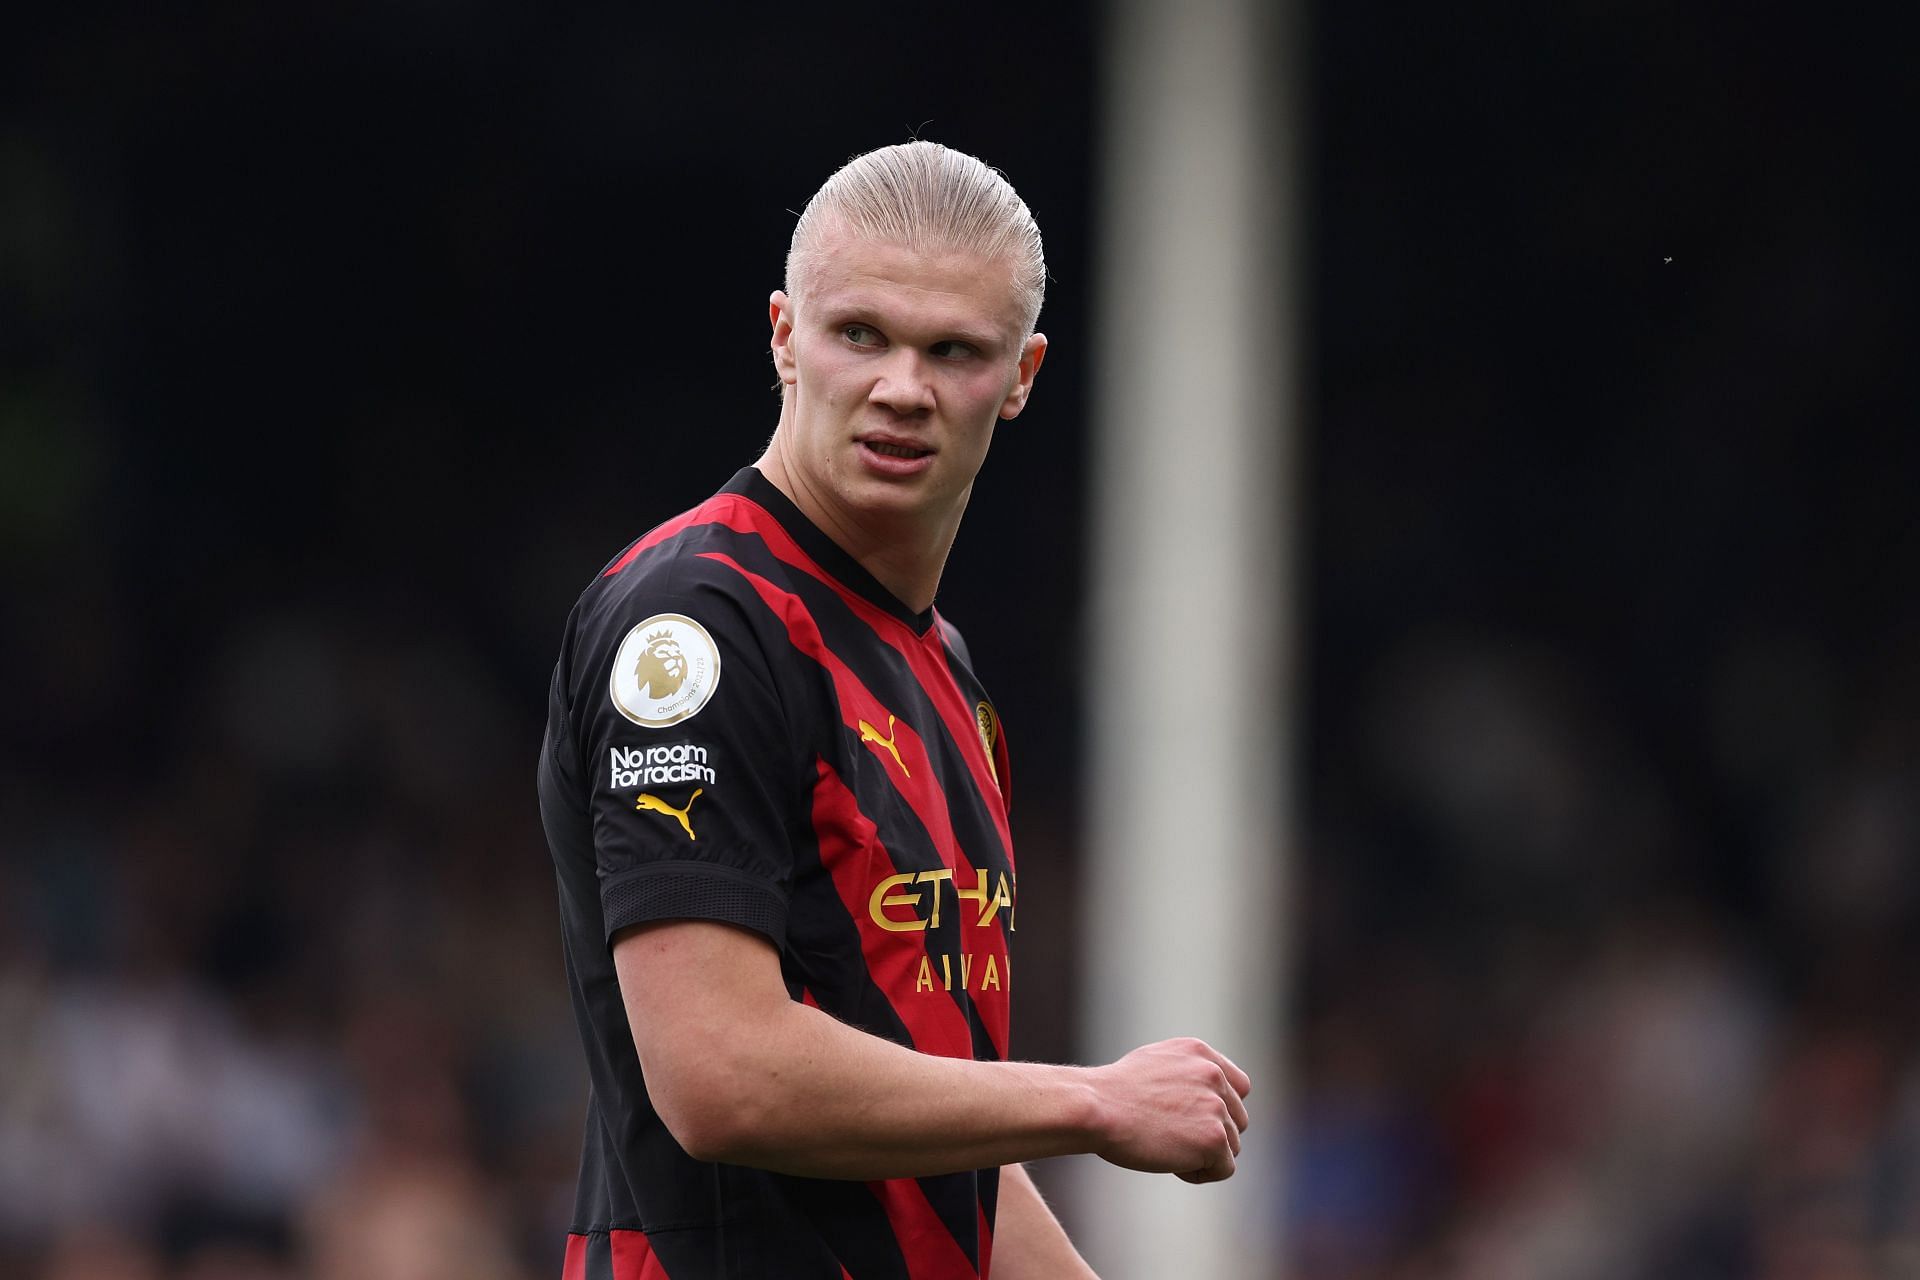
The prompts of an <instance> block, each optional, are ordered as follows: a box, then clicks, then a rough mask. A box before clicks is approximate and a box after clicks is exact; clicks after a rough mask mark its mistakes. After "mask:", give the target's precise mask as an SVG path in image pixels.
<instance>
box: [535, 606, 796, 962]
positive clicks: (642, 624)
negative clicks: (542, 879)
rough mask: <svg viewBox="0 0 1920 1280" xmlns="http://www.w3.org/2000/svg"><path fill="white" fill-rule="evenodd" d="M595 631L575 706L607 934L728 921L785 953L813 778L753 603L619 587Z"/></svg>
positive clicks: (577, 670)
mask: <svg viewBox="0 0 1920 1280" xmlns="http://www.w3.org/2000/svg"><path fill="white" fill-rule="evenodd" d="M582 632H583V633H582V635H581V636H580V639H581V640H582V641H583V642H584V643H582V644H581V645H580V649H579V659H580V660H579V661H577V662H576V664H575V667H574V675H575V688H574V689H573V690H572V705H573V708H574V722H575V731H576V734H577V735H578V748H579V752H580V756H579V758H580V760H581V764H582V772H583V773H584V775H585V777H584V781H585V782H586V784H587V785H588V786H589V787H590V800H589V802H588V807H589V812H590V815H591V818H592V829H593V844H594V855H595V862H596V867H597V872H598V875H599V885H600V899H601V908H602V913H603V915H604V917H605V923H606V933H607V937H608V938H609V939H611V938H612V936H613V935H614V933H615V932H617V931H618V930H620V929H624V928H626V927H628V926H630V925H635V924H641V923H645V922H647V921H653V920H670V919H695V920H716V921H721V922H724V923H727V924H733V925H738V926H740V927H742V928H746V929H751V930H753V931H755V932H757V933H760V934H764V935H765V936H766V937H767V938H769V939H770V940H771V941H772V942H773V943H774V945H775V946H777V947H782V948H784V946H785V941H786V923H787V902H788V898H789V894H790V891H791V886H792V878H793V854H792V849H793V830H792V815H793V814H794V812H795V806H796V803H797V797H798V796H799V795H800V794H801V787H802V779H801V778H800V777H799V776H798V775H797V766H796V761H795V752H794V748H793V743H794V735H793V734H792V733H791V732H789V729H788V726H787V723H786V714H785V711H784V709H783V707H782V704H781V697H780V690H779V686H778V682H777V680H776V679H775V677H774V674H773V671H772V668H771V665H770V663H769V661H768V658H767V654H766V652H765V649H764V647H763V642H762V639H761V637H760V636H759V635H758V634H757V633H756V631H755V628H754V626H753V622H752V618H751V615H750V613H749V611H748V608H747V606H746V605H745V604H743V602H741V601H739V600H737V599H735V598H733V597H732V596H730V595H729V594H728V593H727V592H726V591H724V590H722V589H720V588H718V587H716V586H713V585H704V586H703V585H700V584H694V585H690V586H681V587H679V588H678V589H676V590H670V591H669V590H662V589H656V588H653V587H650V586H649V585H648V584H647V583H646V582H644V581H636V582H633V583H619V584H617V588H616V589H615V590H610V591H609V592H608V593H607V595H606V596H605V598H603V599H602V600H600V601H598V602H596V607H595V608H594V609H593V610H591V611H590V613H589V614H588V616H587V617H586V618H585V619H583V621H582Z"/></svg>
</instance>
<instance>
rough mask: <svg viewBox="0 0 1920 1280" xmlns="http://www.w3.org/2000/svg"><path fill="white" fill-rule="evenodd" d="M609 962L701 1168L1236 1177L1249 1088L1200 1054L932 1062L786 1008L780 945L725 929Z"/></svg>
mask: <svg viewBox="0 0 1920 1280" xmlns="http://www.w3.org/2000/svg"><path fill="white" fill-rule="evenodd" d="M613 958H614V964H615V967H616V969H617V970H618V972H619V976H620V990H621V993H622V996H623V998H624V999H625V1002H626V1007H627V1019H628V1022H629V1024H630V1026H631V1028H632V1031H633V1042H634V1046H635V1048H636V1049H638V1050H639V1054H640V1068H641V1071H642V1073H643V1074H644V1075H645V1078H646V1082H647V1093H648V1096H649V1097H650V1098H651V1099H652V1101H653V1105H654V1108H655V1110H657V1111H658V1112H659V1114H660V1118H661V1120H662V1121H663V1122H664V1123H665V1124H666V1126H667V1128H668V1130H669V1131H670V1132H671V1133H672V1134H673V1136H674V1139H675V1140H676V1141H677V1142H679V1143H680V1145H681V1146H682V1147H684V1148H685V1149H686V1151H687V1153H688V1154H689V1155H692V1156H693V1157H694V1158H695V1159H700V1160H713V1161H722V1162H725V1163H728V1164H743V1165H751V1166H754V1167H757V1168H762V1169H772V1170H776V1171H778V1172H782V1173H791V1174H800V1175H805V1176H810V1177H822V1178H853V1179H860V1180H871V1179H876V1178H898V1177H925V1176H929V1175H933V1174H940V1173H952V1172H956V1171H959V1170H963V1169H985V1168H990V1167H992V1166H995V1165H1009V1164H1017V1163H1019V1162H1021V1161H1025V1160H1034V1159H1039V1158H1042V1157H1045V1156H1055V1155H1067V1154H1071V1153H1075V1152H1091V1153H1093V1154H1095V1155H1099V1156H1101V1157H1102V1158H1104V1159H1107V1160H1110V1161H1112V1162H1113V1163H1115V1164H1119V1165H1122V1166H1124V1167H1126V1168H1130V1169H1139V1170H1144V1171H1147V1172H1155V1173H1173V1174H1178V1175H1179V1176H1181V1177H1183V1178H1185V1179H1186V1180H1188V1181H1190V1182H1213V1181H1217V1180H1219V1179H1221V1178H1226V1177H1229V1176H1230V1175H1231V1174H1232V1173H1233V1169H1234V1157H1235V1156H1236V1155H1237V1154H1238V1153H1239V1150H1240V1133H1241V1131H1242V1130H1243V1129H1245V1128H1246V1125H1247V1111H1246V1105H1245V1103H1244V1102H1243V1100H1242V1099H1243V1098H1244V1097H1245V1095H1246V1093H1247V1092H1248V1090H1249V1089H1250V1088H1251V1085H1250V1083H1249V1081H1248V1080H1247V1077H1246V1075H1245V1073H1244V1072H1242V1071H1241V1070H1240V1069H1239V1068H1238V1067H1236V1066H1235V1065H1234V1064H1233V1063H1231V1062H1229V1061H1228V1060H1227V1059H1226V1058H1225V1057H1223V1056H1221V1055H1220V1054H1218V1053H1216V1052H1215V1051H1214V1050H1213V1049H1211V1048H1210V1047H1208V1046H1207V1045H1205V1044H1202V1043H1201V1042H1200V1041H1198V1040H1169V1041H1163V1042H1161V1043H1159V1044H1153V1045H1147V1046H1146V1047H1144V1048H1141V1049H1136V1050H1134V1051H1133V1052H1132V1053H1130V1054H1128V1055H1127V1056H1126V1057H1124V1058H1122V1059H1120V1061H1118V1062H1115V1063H1112V1064H1110V1065H1108V1066H1104V1067H1065V1066H1054V1065H1050V1064H1046V1063H1033V1062H974V1061H970V1060H967V1059H959V1058H940V1057H934V1056H932V1055H929V1054H922V1053H916V1052H915V1051H913V1050H912V1049H908V1048H905V1047H903V1046H901V1045H897V1044H894V1043H893V1042H891V1041H888V1040H884V1039H881V1038H880V1037H878V1036H873V1035H869V1034H867V1033H866V1032H864V1031H859V1030H856V1029H855V1028H853V1027H849V1026H847V1025H846V1024H845V1023H842V1022H839V1021H837V1020H835V1019H834V1018H832V1017H830V1016H828V1015H827V1014H825V1013H822V1012H821V1011H820V1010H818V1009H814V1008H812V1007H810V1006H808V1005H804V1004H800V1003H798V1002H796V1001H794V1000H792V999H790V998H789V997H788V995H787V988H786V984H785V982H784V981H783V980H782V979H781V976H780V962H779V957H778V954H777V953H776V952H775V951H774V949H773V945H772V944H771V943H770V942H768V941H767V940H766V939H765V938H764V937H761V936H760V935H759V934H755V933H750V932H747V931H745V930H742V929H736V928H734V927H732V926H730V925H723V924H714V923H711V922H708V921H701V920H674V921H666V922H662V923H658V924H651V925H642V926H637V927H635V928H633V929H629V930H625V931H623V932H621V933H620V934H618V935H617V936H616V937H615V940H614V947H613ZM1042 1211H1043V1212H1044V1208H1043V1209H1042ZM1056 1229H1057V1228H1056Z"/></svg>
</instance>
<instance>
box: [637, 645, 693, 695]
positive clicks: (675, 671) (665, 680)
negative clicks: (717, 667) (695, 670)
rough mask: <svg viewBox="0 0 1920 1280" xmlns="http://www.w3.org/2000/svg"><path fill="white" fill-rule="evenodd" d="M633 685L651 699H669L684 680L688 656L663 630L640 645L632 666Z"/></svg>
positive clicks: (678, 689)
mask: <svg viewBox="0 0 1920 1280" xmlns="http://www.w3.org/2000/svg"><path fill="white" fill-rule="evenodd" d="M633 675H634V682H635V683H636V684H637V685H638V686H639V687H640V688H642V689H644V690H646V691H647V696H648V697H650V698H671V697H672V696H673V695H674V694H676V693H678V692H679V691H680V686H681V685H682V684H685V683H686V679H687V655H686V653H685V652H684V651H683V650H682V649H681V648H680V642H679V641H677V640H675V639H674V638H673V637H672V636H671V635H669V634H668V633H667V632H665V631H656V632H654V633H653V634H652V635H650V636H648V637H647V638H646V639H644V640H642V641H641V642H640V657H639V660H638V661H636V662H635V663H634V667H633Z"/></svg>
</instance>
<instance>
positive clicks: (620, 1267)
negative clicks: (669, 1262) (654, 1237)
mask: <svg viewBox="0 0 1920 1280" xmlns="http://www.w3.org/2000/svg"><path fill="white" fill-rule="evenodd" d="M607 1242H608V1243H609V1244H611V1245H612V1246H613V1280H669V1278H668V1276H667V1269H666V1268H665V1267H663V1266H661V1265H660V1259H659V1258H657V1257H655V1256H654V1252H653V1241H651V1240H649V1239H647V1236H646V1233H645V1232H644V1231H622V1230H619V1229H617V1228H616V1229H615V1230H613V1231H609V1232H607Z"/></svg>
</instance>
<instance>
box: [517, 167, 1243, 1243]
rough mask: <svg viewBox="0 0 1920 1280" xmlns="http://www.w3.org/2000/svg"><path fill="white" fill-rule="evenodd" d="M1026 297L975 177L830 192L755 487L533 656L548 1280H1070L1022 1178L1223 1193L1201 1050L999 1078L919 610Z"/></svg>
mask: <svg viewBox="0 0 1920 1280" xmlns="http://www.w3.org/2000/svg"><path fill="white" fill-rule="evenodd" d="M1045 280H1046V268H1045V265H1044V262H1043V259H1042V255H1041V242H1040V232H1039V229H1038V227H1036V226H1035V224H1034V221H1033V217H1032V215H1031V214H1030V213H1029V212H1028V210H1027V206H1026V204H1025V203H1024V202H1023V201H1022V200H1021V199H1020V197H1019V196H1018V195H1017V194H1016V193H1015V192H1014V190H1013V189H1012V187H1010V186H1009V185H1008V184H1007V182H1006V181H1005V180H1004V179H1003V178H1002V177H1001V176H1000V175H999V174H997V173H996V172H994V171H993V170H992V169H989V168H988V167H987V166H985V165H984V164H982V163H980V162H979V161H978V160H975V159H974V158H972V157H970V156H966V155H963V154H961V153H959V152H956V151H952V150H949V149H947V148H945V147H942V146H939V145H936V144H934V143H930V142H911V143H906V144H904V145H900V146H893V147H886V148H883V149H881V150H879V151H874V152H871V153H869V154H867V155H863V156H861V157H859V158H857V159H855V160H853V161H852V162H850V163H849V164H847V165H846V167H844V168H842V169H841V170H840V171H839V172H837V173H835V174H834V175H833V176H832V177H831V178H829V179H828V180H827V182H826V184H825V185H824V186H823V187H821V189H820V190H819V192H818V193H817V194H816V195H815V196H814V197H813V199H812V201H811V202H810V203H809V204H808V205H807V207H806V209H805V211H804V212H803V213H802V214H801V216H800V220H799V223H798V225H797V226H796V227H795V229H794V233H793V243H792V247H791V250H790V252H789V254H788V258H787V271H786V288H785V289H783V290H779V291H776V292H775V293H774V294H773V295H772V297H771V299H770V300H769V305H768V314H769V317H770V319H771V321H772V342H771V345H772V352H773V363H774V367H775V369H776V370H777V371H778V373H779V377H780V383H781V404H780V420H779V424H778V426H777V428H776V429H775V431H774V434H773V438H772V440H771V442H770V443H769V444H768V446H767V449H766V452H765V453H764V454H763V455H762V456H761V457H760V459H759V461H758V462H756V463H755V464H754V465H753V466H751V467H747V468H744V469H743V470H741V471H740V472H739V473H738V474H737V475H735V476H734V477H733V479H732V480H730V481H728V482H727V484H726V485H725V487H723V488H722V489H721V490H720V491H719V492H718V493H716V494H715V495H714V496H713V497H711V498H709V499H708V500H707V501H705V502H703V503H701V504H700V505H699V506H698V507H695V508H694V509H693V510H691V511H688V512H686V513H685V514H683V515H680V516H678V517H676V518H674V519H672V520H669V521H667V522H666V523H665V524H662V525H660V526H659V527H657V528H655V529H653V530H652V531H651V532H649V533H647V534H646V535H645V536H644V537H642V538H640V539H639V540H638V541H636V542H635V543H633V544H632V545H631V546H629V547H628V548H626V550H625V551H623V552H622V553H621V554H620V555H619V556H618V557H616V558H615V559H614V560H613V562H612V563H610V564H609V565H607V566H606V568H605V569H604V570H602V571H601V572H600V573H599V574H598V575H597V576H596V577H595V578H594V580H593V581H592V583H591V584H590V585H589V586H588V587H587V589H586V591H585V592H584V593H583V594H582V596H581V597H580V601H579V603H578V604H577V605H576V606H575V608H574V610H573V613H572V615H571V616H570V617H569V619H568V622H567V629H566V636H565V640H564V643H563V645H562V647H561V651H560V658H559V662H558V663H557V665H556V666H555V669H554V675H553V684H552V688H551V692H550V695H549V703H548V721H547V733H546V741H545V745H544V748H543V750H542V752H541V757H540V777H539V782H540V807H541V814H542V818H543V821H544V823H545V826H546V832H547V839H548V842H549V844H550V845H551V848H552V852H553V858H554V863H555V866H556V869H557V872H558V877H559V884H560V905H561V917H562V924H563V929H564V940H565V948H566V960H567V974H568V979H569V982H570V984H571V988H572V995H573V1003H574V1009H575V1012H576V1015H577V1017H578V1020H579V1026H580V1034H581V1038H582V1041H583V1043H584V1045H585V1048H586V1055H587V1064H588V1071H589V1075H590V1077H591V1082H592V1098H591V1102H590V1107H589V1111H588V1117H587V1130H586V1141H585V1149H584V1151H583V1154H582V1156H581V1168H580V1183H579V1190H578V1194H577V1196H576V1199H575V1203H574V1210H573V1223H572V1229H571V1233H570V1234H569V1236H568V1238H567V1249H566V1261H565V1270H564V1277H565V1280H589V1278H599V1280H605V1278H609V1277H611V1278H614V1280H641V1278H642V1277H646V1278H648V1280H652V1278H655V1277H670V1278H671V1280H962V1278H964V1280H985V1277H987V1276H988V1275H989V1274H991V1275H992V1276H993V1277H995V1280H1062V1278H1068V1280H1071V1278H1072V1277H1087V1276H1091V1275H1093V1272H1092V1271H1091V1269H1089V1268H1088V1266H1087V1264H1086V1263H1085V1262H1084V1261H1083V1260H1082V1259H1081V1257H1080V1255H1079V1253H1078V1252H1077V1251H1076V1250H1075V1249H1074V1247H1073V1245H1072V1244H1071V1243H1070V1242H1069V1241H1068V1239H1067V1237H1066V1234H1065V1232H1063V1231H1062V1230H1061V1228H1060V1225H1059V1223H1058V1222H1057V1221H1056V1220H1055V1219H1054V1216H1053V1214H1052V1212H1051V1211H1050V1210H1049V1209H1048V1208H1047V1206H1046V1205H1045V1203H1044V1202H1042V1200H1041V1199H1040V1196H1039V1194H1038V1193H1037V1192H1036V1191H1035V1189H1034V1186H1033V1183H1032V1181H1031V1180H1030V1179H1029V1178H1028V1176H1027V1173H1026V1171H1025V1170H1024V1169H1023V1168H1022V1165H1021V1162H1023V1161H1027V1160H1033V1159H1038V1158H1041V1157H1045V1156H1056V1155H1067V1154H1071V1153H1076V1152H1090V1153H1092V1154H1094V1155H1098V1156H1100V1157H1101V1158H1103V1159H1106V1160H1109V1161H1112V1162H1113V1163H1115V1164H1118V1165H1122V1166H1125V1167H1127V1168H1130V1169H1138V1170H1143V1171H1147V1172H1156V1173H1170V1174H1175V1175H1177V1176H1179V1177H1181V1178H1184V1179H1186V1180H1187V1181H1189V1182H1211V1181H1215V1180H1218V1179H1222V1178H1226V1177H1228V1176H1230V1175H1231V1174H1232V1173H1233V1170H1234V1159H1235V1156H1236V1155H1237V1154H1238V1153H1239V1150H1240V1135H1241V1132H1242V1131H1243V1130H1244V1129H1245V1128H1246V1126H1247V1110H1246V1106H1245V1103H1244V1098H1245V1095H1246V1094H1247V1092H1248V1090H1249V1089H1250V1087H1251V1085H1250V1082H1249V1081H1248V1079H1247V1077H1246V1075H1245V1074H1244V1073H1243V1072H1242V1071H1241V1070H1240V1069H1239V1068H1238V1067H1236V1066H1235V1065H1234V1064H1233V1063H1232V1062H1230V1061H1228V1060H1227V1059H1226V1058H1225V1057H1224V1056H1222V1055H1221V1054H1219V1053H1217V1052H1215V1051H1214V1050H1213V1049H1212V1048H1210V1047H1209V1046H1208V1045H1206V1044H1203V1043H1201V1042H1200V1041H1198V1040H1169V1041H1164V1042H1161V1043H1158V1044H1151V1045H1147V1046H1145V1047H1143V1048H1140V1049H1136V1050H1134V1051H1133V1052H1132V1053H1130V1054H1128V1055H1127V1056H1126V1057H1124V1058H1121V1059H1120V1060H1119V1061H1117V1062H1114V1063H1111V1064H1108V1065H1105V1066H1096V1067H1076V1066H1055V1065H1050V1064H1045V1063H1032V1062H1018V1061H1015V1060H1013V1058H1012V1056H1011V1054H1010V1052H1009V1046H1008V1043H1007V1027H1008V1021H1007V1011H1008V1000H1009V998H1010V994H1011V989H1012V984H1013V971H1012V969H1011V967H1010V966H1009V950H1010V943H1011V942H1012V940H1013V938H1014V937H1015V936H1016V927H1017V924H1018V923H1019V920H1018V909H1019V907H1018V904H1019V894H1018V881H1017V879H1016V877H1015V871H1014V868H1015V859H1014V853H1013V844H1012V840H1011V839H1010V837H1009V834H1008V825H1007V796H1008V793H1009V789H1010V783H1011V778H1010V772H1009V761H1008V752H1007V739H1006V735H1005V733H1004V732H1003V731H1002V729H1001V724H1000V717H999V714H998V712H997V711H996V710H995V708H994V705H993V702H992V700H991V699H990V698H989V697H988V696H987V693H986V690H985V689H984V688H983V687H982V686H981V684H980V681H979V680H978V678H976V677H975V675H974V673H973V670H972V667H971V665H970V663H969V661H968V657H967V649H966V645H965V644H964V643H963V642H962V641H961V638H960V634H959V632H958V631H956V630H955V629H954V627H953V626H952V625H951V624H950V623H948V622H947V620H946V619H945V618H943V617H941V616H940V614H939V613H938V612H937V611H936V610H935V609H934V607H933V601H934V590H935V588H936V586H937V585H938V584H939V581H940V571H941V569H942V567H943V566H944V565H945V563H946V559H947V553H948V551H949V550H950V549H951V548H952V546H953V541H954V535H955V534H956V533H957V532H958V530H959V528H960V517H961V515H962V514H963V513H964V512H965V511H966V508H967V501H968V499H969V497H970V496H971V494H972V492H973V480H974V476H975V475H976V474H977V473H978V471H979V470H980V465H981V463H982V461H983V460H984V459H985V457H986V454H987V448H988V445H989V444H990V443H991V442H992V439H993V432H994V428H995V426H996V425H997V424H998V423H999V422H1000V421H1001V420H1003V419H1012V418H1014V417H1017V416H1018V415H1019V413H1020V411H1021V410H1022V409H1024V408H1025V407H1026V404H1027V398H1028V396H1029V395H1030V394H1031V393H1032V390H1033V383H1034V378H1035V376H1036V375H1037V374H1038V373H1039V371H1040V366H1041V363H1042V361H1043V360H1044V358H1045V356H1046V352H1047V340H1046V338H1045V337H1044V336H1042V335H1041V334H1039V333H1037V332H1035V329H1034V323H1035V320H1036V319H1037V318H1038V315H1039V312H1040V303H1041V295H1042V292H1043V289H1044V286H1045Z"/></svg>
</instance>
